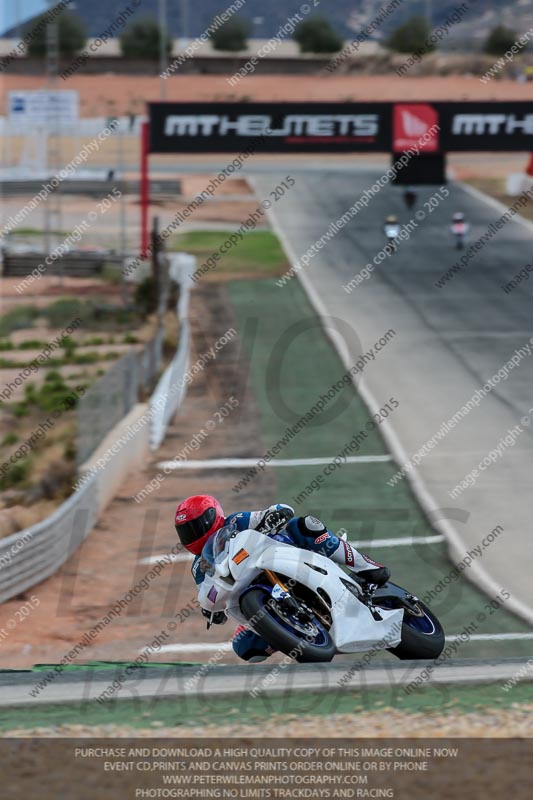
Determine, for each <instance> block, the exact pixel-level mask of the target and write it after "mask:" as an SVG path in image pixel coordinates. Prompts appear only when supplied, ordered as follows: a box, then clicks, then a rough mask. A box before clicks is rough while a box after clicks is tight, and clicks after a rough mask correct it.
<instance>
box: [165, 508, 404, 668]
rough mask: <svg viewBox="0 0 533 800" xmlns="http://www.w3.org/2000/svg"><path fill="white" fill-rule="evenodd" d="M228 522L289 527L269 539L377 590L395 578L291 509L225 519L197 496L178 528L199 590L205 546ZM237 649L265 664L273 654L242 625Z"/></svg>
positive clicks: (180, 511)
mask: <svg viewBox="0 0 533 800" xmlns="http://www.w3.org/2000/svg"><path fill="white" fill-rule="evenodd" d="M230 522H233V523H234V524H235V525H236V526H237V529H238V530H239V531H244V530H249V529H252V530H256V531H260V532H261V533H265V534H268V533H269V531H272V530H274V529H276V528H278V527H279V526H280V525H282V524H283V523H286V524H285V525H284V527H283V529H282V530H280V531H279V532H278V533H273V534H272V536H271V538H273V539H276V540H277V541H280V542H284V543H286V544H291V545H294V546H296V547H301V548H302V549H303V550H311V551H312V552H314V553H320V554H321V555H324V556H327V557H328V558H331V560H332V561H334V562H335V563H336V564H341V565H342V566H345V567H348V568H349V569H350V570H352V571H353V572H354V574H355V575H356V576H357V577H359V578H364V579H365V580H367V581H368V582H370V583H376V584H377V585H378V586H382V585H383V584H384V583H386V582H387V581H388V579H389V578H390V574H391V573H390V570H389V569H387V567H384V566H382V565H381V564H377V563H376V562H375V561H372V560H371V559H369V558H367V557H366V556H364V555H363V554H362V553H359V551H358V550H356V549H355V547H353V546H352V545H350V544H348V542H345V541H344V540H343V539H340V538H339V537H338V536H336V535H335V534H334V533H332V532H331V531H330V530H328V529H327V528H326V526H325V525H324V524H323V523H322V522H321V521H320V520H319V519H317V518H316V517H311V516H306V517H295V516H294V509H292V508H291V506H288V505H285V504H283V503H277V504H275V505H272V506H269V508H266V509H264V510H263V511H239V512H237V513H235V514H230V515H229V517H226V516H225V515H224V511H223V510H222V506H221V505H220V503H219V502H218V500H216V499H215V498H214V497H211V496H210V495H195V496H193V497H188V498H187V499H186V500H183V501H182V502H181V503H180V504H179V506H178V508H177V509H176V516H175V520H174V524H175V526H176V532H177V534H178V537H179V539H180V541H181V543H182V544H183V546H184V547H185V548H186V549H187V550H188V551H189V552H190V553H193V554H194V555H195V556H196V558H195V559H194V562H193V565H192V568H191V572H192V575H193V578H194V580H195V582H196V585H197V586H200V584H201V583H202V581H203V580H204V578H205V574H204V572H203V569H202V567H203V566H204V565H203V564H202V558H201V553H202V549H203V547H204V545H205V544H206V542H207V541H208V539H210V538H211V537H212V536H214V535H215V534H216V532H217V531H218V530H220V528H222V527H224V525H227V524H229V523H230ZM202 614H203V615H204V616H205V617H209V618H210V621H211V622H212V623H214V624H215V625H220V624H223V623H224V622H226V621H227V617H226V614H225V612H224V611H218V612H215V613H213V614H211V612H210V611H207V610H206V609H202ZM233 649H234V651H235V652H236V653H237V655H238V656H240V658H242V659H244V660H245V661H264V659H265V658H268V656H270V655H272V653H273V652H275V651H274V650H273V648H272V647H270V645H269V644H268V642H267V641H266V640H265V639H263V638H262V637H261V636H258V635H257V634H256V633H254V632H253V631H251V630H248V629H247V628H245V627H244V625H239V627H238V628H237V630H236V631H235V634H234V639H233Z"/></svg>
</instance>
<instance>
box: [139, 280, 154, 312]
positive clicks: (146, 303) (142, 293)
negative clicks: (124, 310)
mask: <svg viewBox="0 0 533 800" xmlns="http://www.w3.org/2000/svg"><path fill="white" fill-rule="evenodd" d="M135 304H136V305H137V306H139V309H140V310H141V312H142V313H143V314H144V316H147V315H148V314H152V313H153V312H154V311H155V310H156V309H157V283H156V281H155V278H154V277H153V275H148V277H146V278H145V279H144V280H143V281H141V282H140V284H139V285H138V286H137V288H136V289H135Z"/></svg>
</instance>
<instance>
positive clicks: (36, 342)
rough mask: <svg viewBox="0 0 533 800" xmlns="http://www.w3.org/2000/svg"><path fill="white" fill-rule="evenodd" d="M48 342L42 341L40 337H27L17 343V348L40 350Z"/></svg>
mask: <svg viewBox="0 0 533 800" xmlns="http://www.w3.org/2000/svg"><path fill="white" fill-rule="evenodd" d="M47 344H48V342H43V341H41V340H40V339H27V340H26V341H25V342H21V343H20V344H19V345H17V349H18V350H42V349H43V348H44V347H46V345H47Z"/></svg>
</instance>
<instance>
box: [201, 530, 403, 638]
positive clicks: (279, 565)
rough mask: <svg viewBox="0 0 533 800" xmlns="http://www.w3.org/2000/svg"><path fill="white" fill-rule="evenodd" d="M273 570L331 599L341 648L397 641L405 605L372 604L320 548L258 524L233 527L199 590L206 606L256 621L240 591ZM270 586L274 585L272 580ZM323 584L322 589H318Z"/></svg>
mask: <svg viewBox="0 0 533 800" xmlns="http://www.w3.org/2000/svg"><path fill="white" fill-rule="evenodd" d="M266 569H268V570H271V571H272V572H275V573H276V574H280V575H283V576H285V577H286V578H287V579H289V580H288V582H290V580H291V579H293V580H295V581H297V582H298V583H300V584H302V585H304V586H307V587H308V588H309V589H310V590H311V591H312V592H314V593H315V594H317V595H318V596H319V597H320V595H321V594H322V595H323V593H325V594H326V595H327V596H328V597H329V599H330V602H331V607H330V608H329V613H330V614H331V619H332V625H331V628H330V631H329V632H330V635H331V637H332V639H333V641H334V642H335V647H336V650H337V652H338V653H357V652H363V651H367V650H369V649H370V648H371V647H374V646H378V647H379V648H380V649H385V648H388V647H394V646H395V645H397V644H399V643H400V641H401V628H402V620H403V614H404V612H403V609H401V608H395V609H385V608H379V609H377V611H378V616H379V617H381V619H376V618H374V616H373V615H372V612H371V610H370V609H369V608H368V607H367V606H366V605H365V604H364V603H362V602H361V601H360V600H358V599H357V597H356V596H354V593H353V592H352V591H350V589H348V588H347V585H351V586H352V587H353V591H354V592H355V594H360V587H359V584H358V583H357V582H356V581H355V580H353V579H352V578H351V576H350V575H349V574H347V573H346V572H345V571H344V570H343V569H342V568H341V567H340V566H339V565H338V564H335V563H334V562H333V561H331V559H329V558H327V557H326V556H322V555H320V554H319V553H312V552H311V551H309V550H301V549H300V548H298V547H296V546H294V545H289V544H285V543H284V542H279V541H276V540H275V539H271V538H269V537H268V536H266V535H265V534H264V533H259V532H258V531H254V530H246V531H241V532H239V533H235V534H234V535H233V536H232V537H231V538H230V539H229V540H228V542H227V544H226V548H225V551H224V554H223V557H222V558H218V559H217V563H216V566H215V572H214V574H213V575H206V577H205V579H204V581H203V583H202V585H201V587H200V591H199V594H198V600H199V602H200V605H201V606H202V607H203V608H206V609H207V610H209V611H226V613H227V614H228V615H230V616H231V617H233V618H235V619H236V620H238V621H239V622H240V623H242V624H244V625H247V626H248V627H252V628H253V625H252V624H250V622H249V621H248V620H247V619H246V617H245V616H244V615H243V614H242V612H241V610H240V605H239V601H240V597H241V595H242V594H243V593H244V592H245V591H246V589H247V588H248V587H249V586H250V584H251V583H252V582H253V581H254V580H255V579H256V578H257V576H258V575H259V574H260V573H261V572H263V571H264V570H266ZM268 588H269V590H272V589H273V588H274V587H271V586H269V587H268ZM319 589H320V591H318V590H319Z"/></svg>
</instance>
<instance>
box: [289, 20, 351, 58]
mask: <svg viewBox="0 0 533 800" xmlns="http://www.w3.org/2000/svg"><path fill="white" fill-rule="evenodd" d="M292 38H293V39H294V41H295V42H298V44H299V45H300V52H301V53H337V52H338V51H339V50H342V47H343V45H344V41H343V40H342V38H341V37H340V36H339V35H338V34H337V33H336V32H335V31H334V30H333V28H332V27H331V25H330V24H329V22H328V20H327V19H324V18H323V17H309V19H306V20H304V21H303V22H300V23H299V25H297V26H296V28H295V31H294V34H293V37H292Z"/></svg>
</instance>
